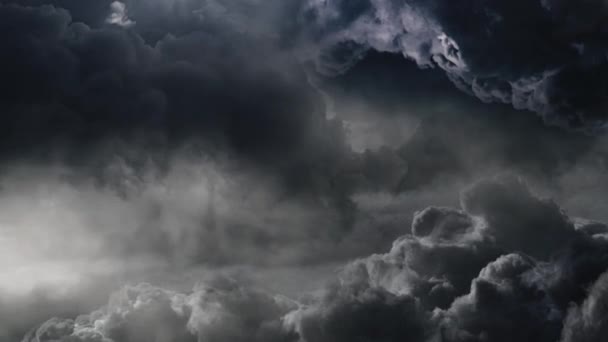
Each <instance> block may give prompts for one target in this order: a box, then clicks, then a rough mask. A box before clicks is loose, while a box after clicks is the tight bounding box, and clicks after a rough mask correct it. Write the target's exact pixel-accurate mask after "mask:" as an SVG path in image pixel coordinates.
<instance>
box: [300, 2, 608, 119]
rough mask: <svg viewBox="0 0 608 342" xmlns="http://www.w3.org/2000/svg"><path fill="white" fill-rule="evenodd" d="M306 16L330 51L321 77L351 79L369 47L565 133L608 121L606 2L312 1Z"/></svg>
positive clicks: (321, 63)
mask: <svg viewBox="0 0 608 342" xmlns="http://www.w3.org/2000/svg"><path fill="white" fill-rule="evenodd" d="M303 8H304V9H303V13H302V14H301V20H302V21H303V22H304V23H305V24H304V25H303V26H304V27H306V31H307V33H306V34H307V35H308V36H309V37H310V39H311V40H313V41H315V42H316V43H317V44H321V46H324V49H322V50H323V51H324V52H323V53H321V57H319V58H318V63H317V64H318V65H319V67H320V70H322V71H325V72H329V73H334V72H340V71H344V70H346V69H348V68H349V67H350V66H351V65H352V64H353V63H354V62H355V61H356V60H358V59H360V58H361V56H362V54H363V53H364V52H365V51H366V50H367V49H375V50H378V51H383V52H392V53H401V54H403V55H404V56H405V57H407V58H409V59H412V60H414V61H416V62H417V63H418V64H419V65H420V66H422V67H439V68H441V69H443V70H444V71H445V72H446V73H447V75H448V76H449V77H450V79H451V80H452V81H453V82H454V83H455V84H456V85H457V86H458V87H459V88H461V89H462V90H464V91H466V92H468V93H471V94H473V95H475V96H477V97H478V98H480V99H481V100H482V101H485V102H498V103H509V104H512V105H513V106H514V107H515V108H518V109H527V110H531V111H535V112H537V113H540V114H541V115H542V116H543V117H544V119H545V120H546V121H547V122H549V123H551V124H557V125H562V126H569V127H574V128H583V129H590V130H595V129H598V128H602V127H603V126H604V124H605V122H606V115H605V109H606V95H607V92H608V84H607V83H606V81H605V79H606V70H607V68H608V60H607V57H606V56H607V51H608V50H607V46H606V44H605V43H603V42H605V39H606V26H605V18H606V16H607V14H608V7H607V6H606V2H605V1H603V0H590V1H584V3H583V4H579V3H577V4H574V3H572V2H569V1H559V0H557V1H556V0H544V1H540V0H538V1H526V0H521V1H520V0H517V1H512V0H495V1H469V2H467V3H466V4H460V3H459V4H455V3H454V2H453V1H448V0H445V1H444V0H438V1H418V0H400V1H393V0H377V1H376V0H358V1H342V0H329V1H317V0H310V1H306V4H305V5H304V6H303ZM311 27H312V28H311ZM309 28H311V29H309Z"/></svg>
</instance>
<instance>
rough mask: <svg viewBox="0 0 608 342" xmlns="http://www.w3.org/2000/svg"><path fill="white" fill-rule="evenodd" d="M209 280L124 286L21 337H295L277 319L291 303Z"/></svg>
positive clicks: (87, 340)
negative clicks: (180, 289)
mask: <svg viewBox="0 0 608 342" xmlns="http://www.w3.org/2000/svg"><path fill="white" fill-rule="evenodd" d="M213 285H214V286H212V287H211V286H208V285H200V286H199V288H197V289H196V290H195V291H194V292H193V293H191V294H189V295H184V294H180V293H176V292H172V291H168V290H164V289H160V288H157V287H153V286H151V285H147V284H141V285H138V286H129V287H125V288H124V289H122V290H121V291H119V292H117V293H115V294H114V295H113V296H112V298H111V299H110V302H109V303H108V305H107V306H105V307H104V308H102V309H100V310H98V311H95V312H92V313H91V314H89V315H84V316H80V317H78V318H76V319H75V320H70V319H65V320H64V319H57V318H56V319H51V320H49V321H47V322H46V323H44V324H42V325H41V326H40V327H39V328H37V329H35V330H32V331H31V332H30V333H29V334H28V335H27V336H26V337H25V338H24V339H23V341H24V342H42V341H74V342H100V341H103V342H106V341H112V342H139V341H141V342H144V341H159V342H171V341H175V342H195V341H203V340H204V341H216V342H221V341H260V342H262V341H264V342H270V341H277V342H279V341H282V342H287V341H295V339H294V335H293V334H292V333H290V332H289V331H288V330H286V329H284V328H283V321H282V316H283V315H285V314H286V313H287V312H289V311H291V310H293V308H294V307H295V303H293V302H292V301H290V300H288V299H286V298H282V297H279V296H270V295H268V294H266V293H264V292H259V291H255V290H249V289H246V288H243V287H241V286H239V285H238V284H236V283H234V282H233V281H230V280H219V281H215V282H214V284H213Z"/></svg>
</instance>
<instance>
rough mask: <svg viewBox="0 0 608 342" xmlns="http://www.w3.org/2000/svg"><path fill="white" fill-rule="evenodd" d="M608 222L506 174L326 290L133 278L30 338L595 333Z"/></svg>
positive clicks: (424, 214)
mask: <svg viewBox="0 0 608 342" xmlns="http://www.w3.org/2000/svg"><path fill="white" fill-rule="evenodd" d="M497 203H500V204H501V205H496V204H497ZM545 231H546V234H545V235H542V236H541V235H537V233H538V232H545ZM607 232H608V227H607V226H605V225H603V224H599V223H594V224H590V223H585V222H580V221H577V220H573V219H570V218H569V217H568V216H567V215H565V213H564V212H563V211H562V210H561V209H560V208H559V207H558V206H557V205H556V204H555V203H554V202H552V201H551V200H549V199H543V198H539V197H537V196H536V195H534V194H532V193H531V192H530V191H529V190H528V189H527V187H526V186H525V184H524V183H523V182H522V180H520V179H519V178H515V177H511V176H507V177H500V178H496V179H490V180H485V181H481V182H479V183H476V184H474V185H473V186H472V187H471V188H469V189H467V190H466V191H464V192H463V194H462V209H452V208H437V207H430V208H427V209H425V210H423V211H420V212H419V213H417V215H416V217H415V219H414V221H413V223H412V233H409V234H406V235H404V236H403V237H401V238H399V239H397V240H396V241H395V242H394V244H393V247H392V248H391V250H390V251H389V252H388V253H386V254H375V255H371V256H369V257H366V258H362V259H358V260H355V261H353V262H351V263H349V264H347V265H346V266H345V267H344V268H343V269H342V270H341V271H340V272H339V273H338V279H337V281H335V282H333V283H332V284H331V285H330V286H329V287H327V288H325V289H324V290H323V291H322V292H321V294H318V295H312V296H311V297H308V298H306V297H303V298H301V299H300V300H299V301H292V300H288V299H286V298H283V297H276V296H271V295H268V294H264V293H262V292H258V290H245V288H242V287H241V286H240V285H238V284H235V283H234V282H231V281H227V280H222V281H219V282H218V283H216V285H213V286H212V285H205V286H202V287H199V288H198V289H196V290H195V291H194V292H191V293H190V294H187V295H180V294H176V293H172V292H168V291H166V290H162V289H158V288H154V287H151V286H149V285H140V286H137V287H127V288H125V289H124V290H122V291H121V292H119V293H118V294H117V295H115V297H113V299H112V300H111V301H110V304H109V305H108V306H107V307H104V308H103V309H101V310H100V311H95V312H93V313H92V314H90V315H86V316H82V317H80V318H77V319H76V320H75V321H74V320H61V319H52V320H50V321H48V322H46V323H44V324H42V325H41V326H40V327H38V328H35V329H34V330H32V332H31V333H30V334H29V335H28V336H27V337H26V338H25V340H24V341H27V342H30V341H36V342H38V341H44V340H45V339H44V338H47V339H48V338H54V339H58V340H62V338H63V340H70V338H72V340H75V341H97V340H103V339H104V338H105V339H108V340H109V341H138V338H144V337H143V336H145V338H148V339H150V338H155V339H160V340H161V341H165V340H167V341H190V340H196V338H198V339H211V340H214V341H216V340H217V341H240V340H242V338H245V337H246V338H250V339H251V338H253V339H254V340H255V339H258V338H261V339H262V340H265V341H348V340H352V339H353V338H356V339H359V340H362V341H378V340H381V341H400V340H403V339H404V338H408V339H410V340H412V341H487V340H491V341H513V340H536V341H556V340H559V339H560V338H561V340H562V341H571V340H572V338H574V339H575V340H577V341H578V340H580V339H579V338H583V340H584V341H597V340H598V339H597V338H598V337H597V336H600V334H602V332H603V331H604V330H605V322H604V317H603V315H602V312H603V311H602V310H604V306H605V305H604V304H603V301H604V298H603V296H604V292H605V275H603V273H604V272H605V270H606V268H607V267H608V240H606V233H607ZM547 238H549V239H547ZM252 310H253V311H252ZM158 319H161V321H157V320H158ZM155 322H157V323H155ZM245 322H247V323H246V324H245ZM514 326H516V327H517V329H514V328H513V327H514ZM574 336H576V337H574ZM585 338H586V339H585Z"/></svg>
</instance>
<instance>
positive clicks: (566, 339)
mask: <svg viewBox="0 0 608 342" xmlns="http://www.w3.org/2000/svg"><path fill="white" fill-rule="evenodd" d="M607 281H608V274H607V273H605V274H603V275H602V276H601V277H600V279H598V281H597V282H596V283H595V284H594V285H593V287H592V288H591V291H590V292H589V297H588V298H587V299H585V301H584V302H583V303H582V304H581V305H579V306H574V307H572V308H571V309H570V311H569V313H568V316H567V318H566V320H565V322H564V330H563V332H562V340H561V341H562V342H571V341H581V342H588V341H600V340H601V339H602V338H603V337H604V336H606V334H607V333H608V321H607V320H606V317H607V312H606V310H608V302H607V300H608V298H607V297H606V296H607V294H608V288H607V285H608V283H607Z"/></svg>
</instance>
